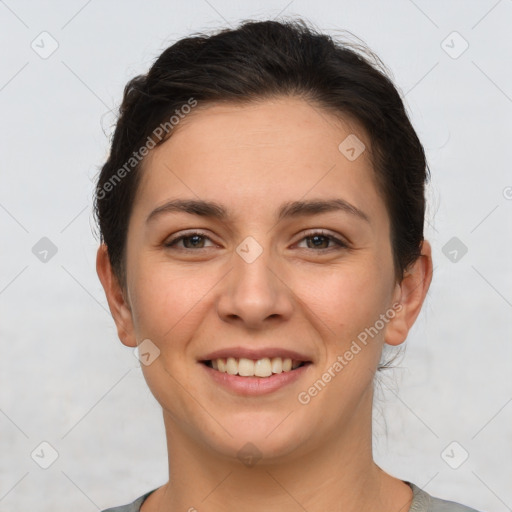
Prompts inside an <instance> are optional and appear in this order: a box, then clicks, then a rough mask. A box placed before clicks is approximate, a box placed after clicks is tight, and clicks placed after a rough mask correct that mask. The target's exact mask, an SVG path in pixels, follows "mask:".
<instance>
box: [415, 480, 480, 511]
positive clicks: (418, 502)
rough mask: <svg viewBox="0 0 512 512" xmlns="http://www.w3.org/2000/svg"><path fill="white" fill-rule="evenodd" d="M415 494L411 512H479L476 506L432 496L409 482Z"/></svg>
mask: <svg viewBox="0 0 512 512" xmlns="http://www.w3.org/2000/svg"><path fill="white" fill-rule="evenodd" d="M407 483H408V484H409V485H410V486H411V488H412V490H413V494H414V498H413V502H412V504H411V508H410V510H409V512H479V511H478V510H475V509H474V508H471V507H468V506H466V505H462V504H461V503H456V502H455V501H448V500H443V499H441V498H436V497H434V496H431V495H430V494H428V493H427V492H425V491H424V490H422V489H421V488H420V487H418V486H417V485H415V484H413V483H411V482H407Z"/></svg>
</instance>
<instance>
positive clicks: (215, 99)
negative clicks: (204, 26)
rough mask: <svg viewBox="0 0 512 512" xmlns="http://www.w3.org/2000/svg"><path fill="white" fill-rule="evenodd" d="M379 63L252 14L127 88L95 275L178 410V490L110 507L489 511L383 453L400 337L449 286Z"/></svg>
mask: <svg viewBox="0 0 512 512" xmlns="http://www.w3.org/2000/svg"><path fill="white" fill-rule="evenodd" d="M367 53H368V55H369V56H370V57H374V56H373V55H372V54H371V53H370V52H367ZM374 61H375V63H373V64H371V63H370V58H368V57H365V56H364V55H363V53H362V52H361V51H358V49H350V48H348V47H347V46H346V45H341V44H340V43H337V42H335V41H333V40H332V39H331V38H329V37H328V36H326V35H322V34H318V33H316V32H315V31H314V30H313V29H311V28H309V27H308V26H307V25H306V23H304V22H303V21H301V20H298V21H296V22H286V23H284V22H283V23H281V22H276V21H265V22H251V21H249V22H245V23H243V24H242V25H241V26H240V27H238V28H236V29H233V30H223V31H221V32H219V33H217V34H215V35H211V36H204V35H198V36H196V37H190V38H187V39H183V40H181V41H178V42H177V43H176V44H174V45H173V46H171V47H170V48H168V49H166V50H165V51H164V52H163V53H162V54H161V56H160V57H159V58H158V59H157V61H156V62H155V63H154V65H153V66H152V68H151V69H150V70H149V72H148V73H147V75H144V76H138V77H135V78H134V79H133V80H131V81H130V82H129V83H128V84H127V86H126V88H125V92H124V98H123V103H122V105H121V112H120V117H119V120H118V122H117V126H116V130H115V134H114V137H113V141H112V148H111V153H110V155H109V158H108V161H107V162H106V163H105V165H104V166H103V168H102V171H101V174H100V176H99V180H98V183H97V188H96V212H95V213H96V216H97V220H98V223H99V227H100V231H101V236H102V244H101V246H100V248H99V250H98V255H97V272H98V275H99V278H100V280H101V283H102V285H103V287H104V290H105V293H106V296H107V300H108V303H109V307H110V310H111V312H112V315H113V318H114V320H115V323H116V326H117V330H118V335H119V338H120V340H121V341H122V342H123V343H124V344H125V345H127V346H130V347H136V346H138V353H139V357H140V360H141V362H142V363H143V364H142V369H143V373H144V377H145V379H146V381H147V383H148V386H149V388H150V390H151V392H152V393H153V395H154V396H155V398H156V399H157V401H158V402H159V403H160V405H161V406H162V411H163V417H164V424H165V429H166V437H167V445H168V446H167V448H168V458H169V481H168V483H166V484H165V485H163V486H161V487H159V488H158V489H155V490H153V491H151V492H148V493H146V494H145V495H144V496H141V497H140V498H138V499H137V500H136V501H135V502H133V503H131V504H130V505H127V506H124V507H118V508H115V509H109V510H111V511H113V510H115V511H118V512H121V511H124V512H128V511H138V510H141V511H142V512H156V511H162V512H163V511H169V512H174V511H178V510H180V511H186V510H188V511H196V510H197V511H203V510H204V511H206V510H207V511H235V510H236V511H239V510H243V511H261V510H265V511H280V512H282V511H292V510H307V511H309V512H316V511H326V510H343V511H356V510H357V511H361V510H379V511H389V512H392V511H393V512H398V511H402V512H406V511H408V510H410V511H424V512H426V511H471V510H473V509H470V508H467V507H465V506H462V505H458V504H456V503H453V502H448V501H444V500H441V499H438V498H434V497H432V496H430V495H428V494H427V493H426V492H424V491H422V490H421V489H420V488H419V487H418V486H416V485H415V484H413V483H411V482H407V481H403V480H400V479H398V478H395V477H393V476H391V475H390V474H388V473H386V472H385V471H383V470H382V469H381V468H380V467H379V466H377V465H376V464H375V462H374V461H373V457H372V401H373V386H374V378H375V376H376V375H377V374H378V373H377V372H378V371H379V370H381V369H382V368H383V367H385V366H386V365H380V364H379V362H380V360H381V355H382V352H383V347H384V344H385V343H386V344H388V345H391V346H398V345H400V344H401V343H403V342H404V341H405V340H406V338H407V334H408V332H409V330H410V328H411V327H412V325H413V324H414V322H415V320H416V318H417V316H418V314H419V312H420V310H421V307H422V303H423V301H424V298H425V296H426V294H427V291H428V288H429V285H430V282H431V278H432V257H431V247H430V244H429V242H428V241H427V240H424V238H423V224H424V212H425V200H424V186H425V183H426V181H427V179H428V167H427V164H426V161H425V154H424V150H423V147H422V145H421V143H420V141H419V140H418V137H417V135H416V133H415V131H414V129H413V127H412V126H411V124H410V121H409V119H408V117H407V114H406V113H405V110H404V106H403V103H402V101H401V99H400V96H399V94H398V93H397V91H396V89H395V87H394V86H393V84H392V83H391V81H390V80H389V79H388V78H387V77H386V75H385V73H384V71H382V70H381V69H379V64H378V60H377V59H376V58H375V57H374Z"/></svg>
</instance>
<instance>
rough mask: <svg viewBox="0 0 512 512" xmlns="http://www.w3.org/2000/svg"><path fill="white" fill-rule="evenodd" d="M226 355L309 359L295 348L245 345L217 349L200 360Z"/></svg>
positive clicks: (306, 360)
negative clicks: (250, 346) (257, 347)
mask: <svg viewBox="0 0 512 512" xmlns="http://www.w3.org/2000/svg"><path fill="white" fill-rule="evenodd" d="M228 357H234V358H236V359H240V358H241V357H244V358H246V359H254V360H257V359H263V358H264V357H269V358H272V357H281V358H283V359H286V358H290V359H293V360H295V361H304V362H309V361H311V360H312V359H311V357H309V356H307V355H304V354H301V353H299V352H296V351H295V350H288V349H284V348H279V347H269V348H259V349H253V348H246V347H232V348H222V349H219V350H215V351H214V352H210V353H209V354H206V355H205V356H204V357H201V358H200V359H199V360H200V361H211V360H213V359H221V358H223V359H225V358H228Z"/></svg>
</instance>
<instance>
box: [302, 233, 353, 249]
mask: <svg viewBox="0 0 512 512" xmlns="http://www.w3.org/2000/svg"><path fill="white" fill-rule="evenodd" d="M303 240H306V241H307V242H306V243H307V249H317V251H316V252H322V251H327V250H329V249H334V248H336V247H338V248H347V247H348V245H347V244H346V243H344V242H342V241H341V240H340V239H338V238H336V237H335V236H333V235H329V234H327V233H326V232H324V231H313V232H311V233H308V235H307V236H305V237H304V238H302V240H301V242H302V241H303ZM309 241H311V244H309V243H308V242H309ZM330 243H331V244H334V247H332V245H331V247H327V246H326V244H327V245H329V244H330Z"/></svg>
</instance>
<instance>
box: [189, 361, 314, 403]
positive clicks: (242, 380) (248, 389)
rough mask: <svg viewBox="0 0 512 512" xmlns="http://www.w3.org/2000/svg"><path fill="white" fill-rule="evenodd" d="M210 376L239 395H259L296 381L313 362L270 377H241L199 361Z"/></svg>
mask: <svg viewBox="0 0 512 512" xmlns="http://www.w3.org/2000/svg"><path fill="white" fill-rule="evenodd" d="M199 364H200V365H201V366H202V367H203V368H204V369H205V370H206V372H207V374H208V375H210V377H211V378H212V379H213V380H215V381H216V382H217V383H218V384H220V385H221V386H223V387H225V388H226V389H229V390H230V391H234V392H235V393H238V394H239V395H245V396H258V395H267V394H269V393H272V392H274V391H277V390H278V389H280V388H283V387H284V386H286V385H288V384H291V383H292V382H295V381H296V380H297V379H300V377H301V376H303V375H304V373H305V372H306V371H307V370H308V368H309V367H310V366H311V363H307V364H305V365H303V366H300V367H299V368H296V369H295V370H291V371H289V372H281V373H274V374H272V375H271V376H269V377H240V375H230V374H229V373H224V372H219V371H218V370H214V369H213V368H210V367H209V366H206V365H205V364H203V363H199Z"/></svg>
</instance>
